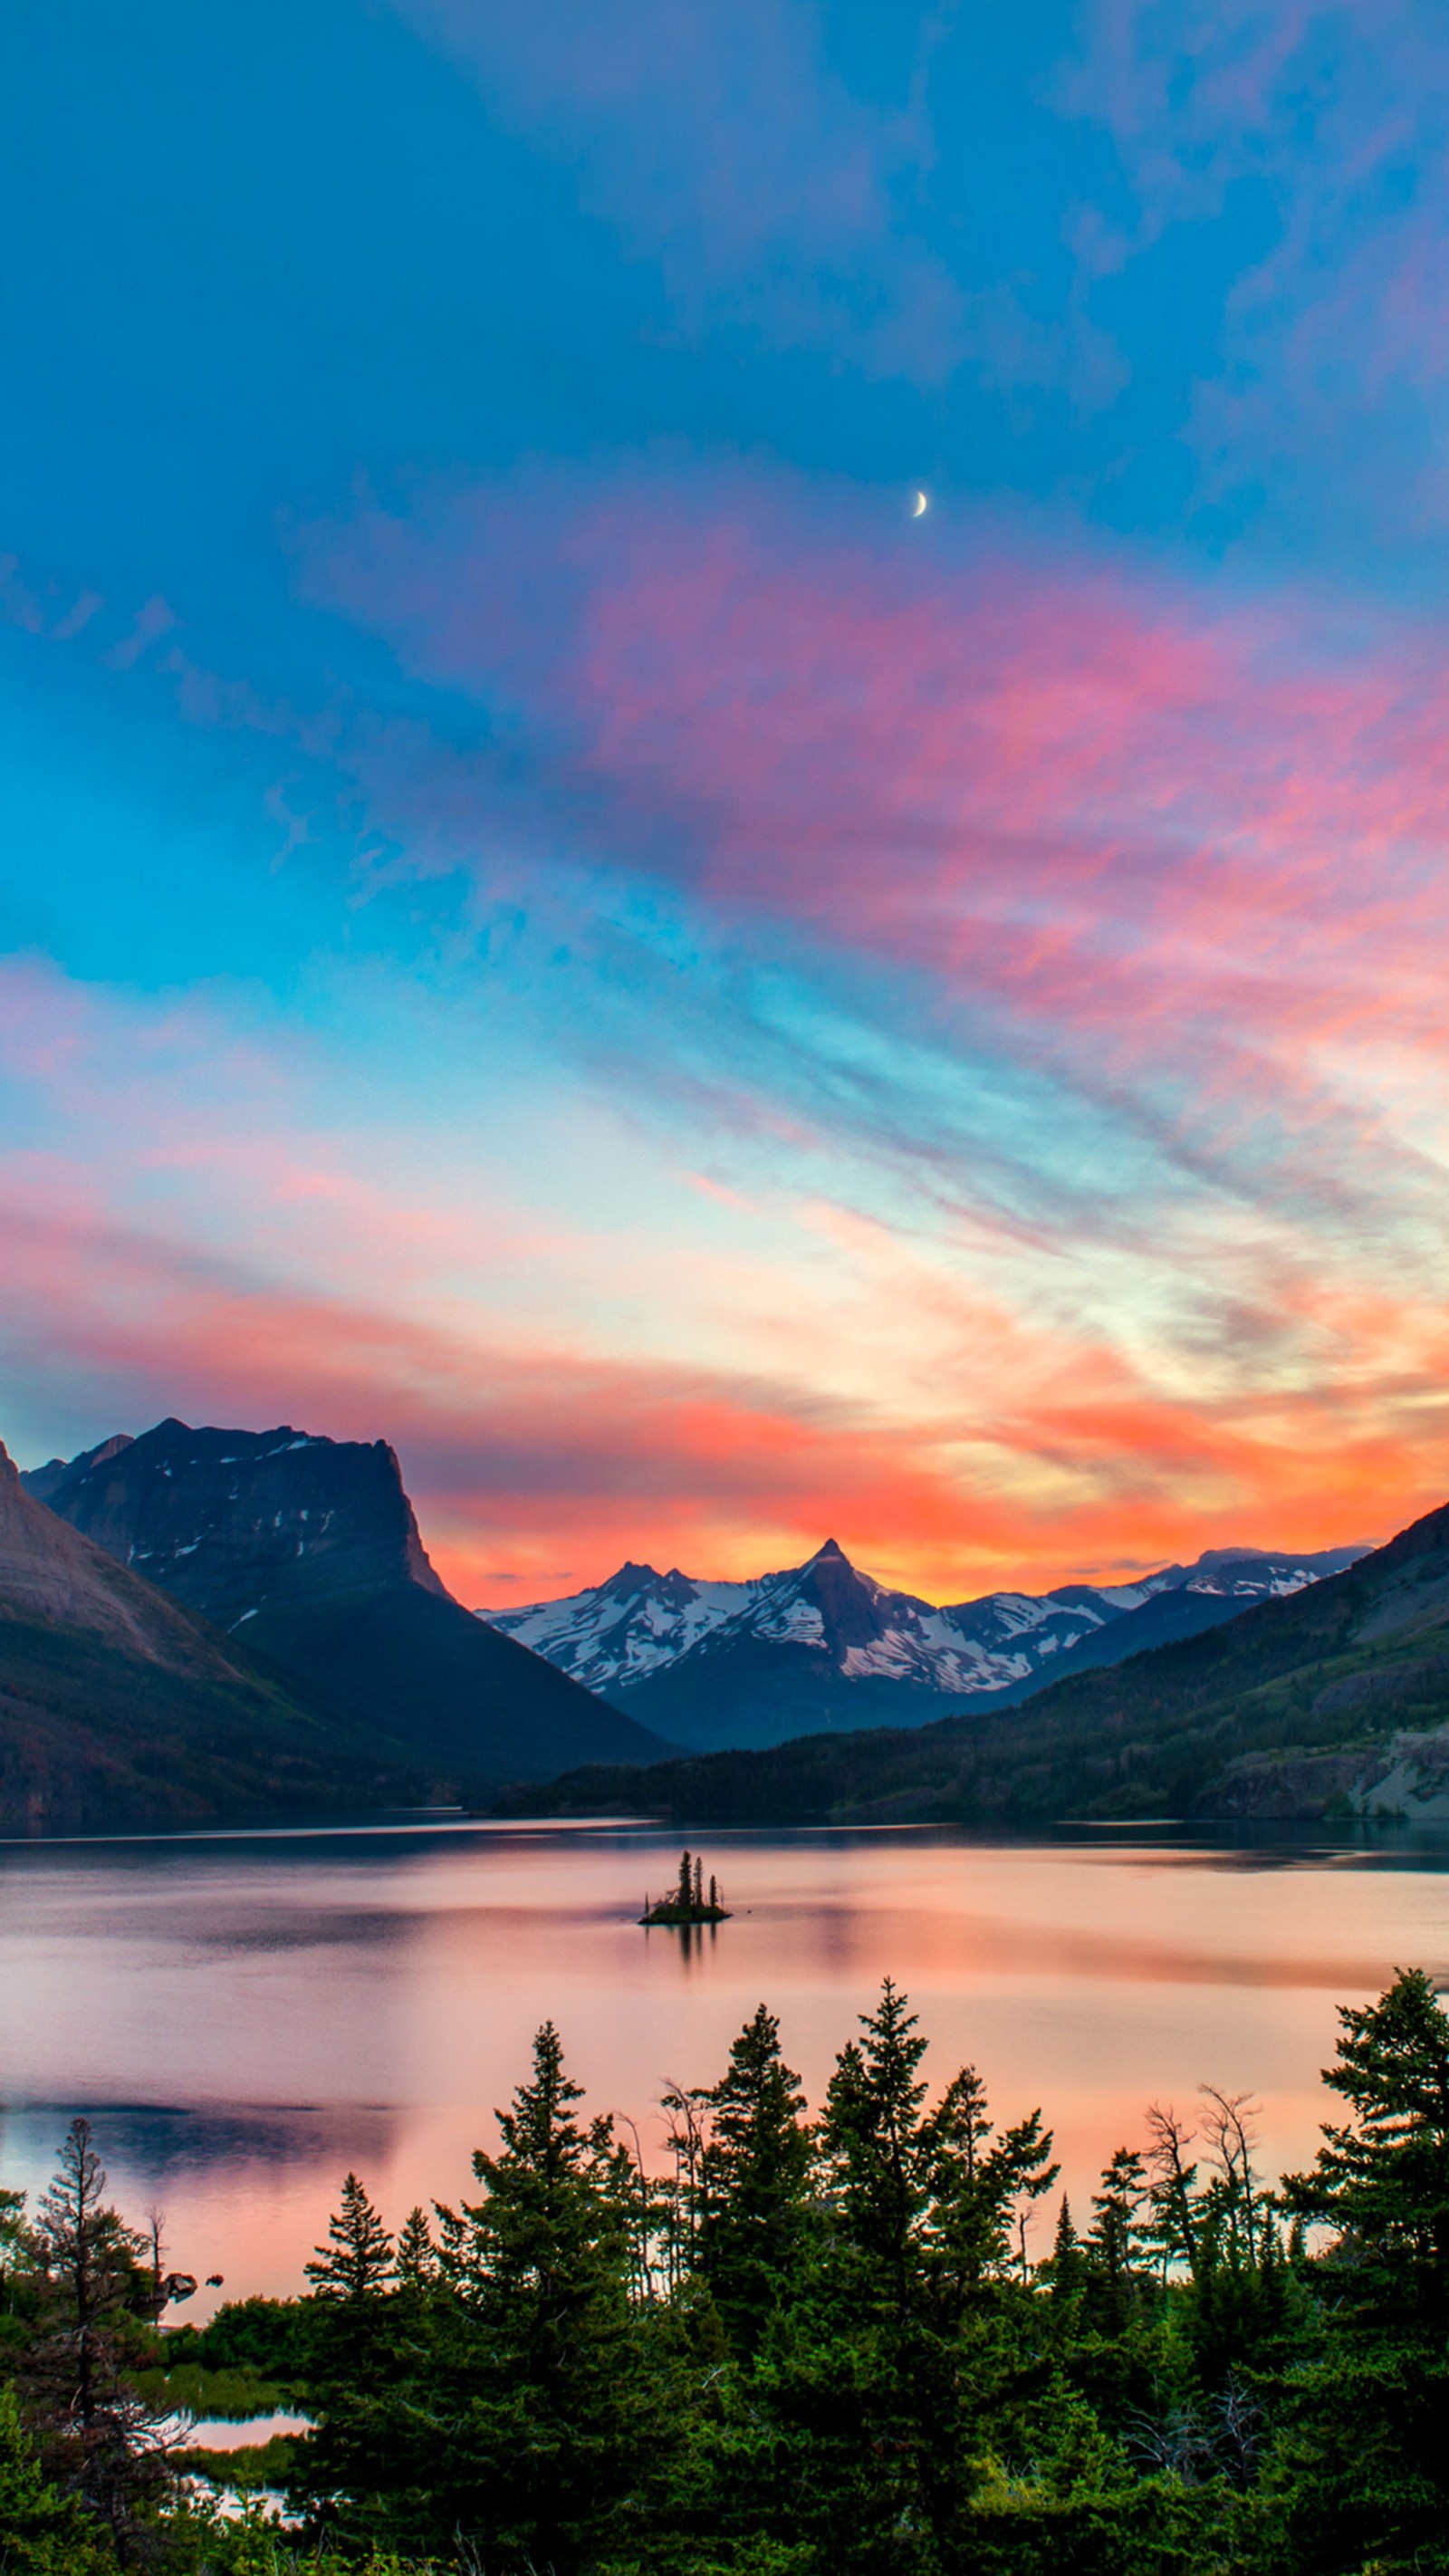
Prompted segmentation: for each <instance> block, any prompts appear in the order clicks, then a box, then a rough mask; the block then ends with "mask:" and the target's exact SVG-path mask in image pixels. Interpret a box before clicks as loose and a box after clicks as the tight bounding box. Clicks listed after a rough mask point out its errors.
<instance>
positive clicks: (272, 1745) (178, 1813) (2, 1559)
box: [0, 1448, 421, 1833]
mask: <svg viewBox="0 0 1449 2576" xmlns="http://www.w3.org/2000/svg"><path fill="white" fill-rule="evenodd" d="M419 1597H421V1596H419ZM417 1794H418V1790H417V1787H416V1782H415V1777H414V1775H413V1774H412V1773H411V1772H409V1771H408V1770H407V1767H406V1760H405V1757H404V1756H402V1755H401V1754H400V1752H399V1750H398V1748H397V1747H396V1746H385V1745H374V1744H372V1743H370V1742H368V1741H366V1740H364V1739H363V1738H362V1737H361V1736H360V1735H359V1734H358V1732H357V1731H355V1730H354V1731H352V1732H350V1733H344V1732H342V1731H340V1730H337V1729H335V1728H333V1727H331V1726H329V1724H328V1723H327V1721H326V1720H325V1719H324V1718H321V1717H319V1716H318V1715H317V1714H316V1713H315V1712H314V1711H312V1710H310V1709H308V1708H304V1707H303V1706H302V1705H301V1704H300V1703H299V1702H298V1701H297V1700H296V1699H294V1698H293V1697H292V1696H291V1695H290V1694H289V1693H288V1692H287V1691H286V1690H285V1689H283V1688H281V1687H280V1686H279V1685H278V1683H277V1681H276V1679H275V1677H274V1676H272V1675H270V1674H267V1673H263V1672H261V1671H260V1670H258V1669H257V1668H256V1667H255V1665H254V1664H253V1662H252V1660H251V1658H250V1656H249V1655H248V1654H247V1653H246V1651H245V1650H244V1649H243V1648H241V1647H239V1646H235V1645H233V1644H232V1642H231V1641H230V1640H228V1639H226V1638H223V1637H221V1636H219V1635H218V1634H217V1633H216V1632H215V1631H214V1630H212V1629H210V1628H208V1627H206V1626H204V1625H201V1624H199V1623H198V1622H197V1621H196V1620H195V1619H194V1618H193V1617H192V1616H191V1615H190V1613H189V1612H188V1611H186V1610H184V1609H183V1608H182V1607H181V1605H180V1604H179V1603H178V1602H176V1601H169V1600H168V1599H167V1598H166V1595H165V1594H164V1593H163V1592H159V1591H157V1590H156V1588H155V1587H154V1585H152V1584H150V1583H147V1582H146V1581H145V1580H144V1578H143V1577H142V1576H140V1575H138V1574H135V1573H133V1572H132V1571H131V1569H130V1568H129V1567H128V1566H125V1565H119V1564H117V1563H116V1562H115V1561H114V1559H113V1558H111V1557H110V1556H108V1555H107V1554H106V1553H105V1551H104V1550H103V1549H102V1548H99V1547H96V1546H94V1545H93V1544H92V1542H91V1541H90V1540H89V1539H88V1538H85V1537H84V1536H83V1535H82V1534H81V1532H80V1531H79V1530H74V1529H70V1528H68V1527H67V1525H66V1523H65V1522H64V1521H62V1520H58V1519H57V1518H56V1516H55V1514H54V1513H53V1512H51V1511H48V1510H47V1509H46V1507H45V1505H44V1504H43V1503H40V1502H37V1501H36V1500H35V1498H34V1496H33V1495H32V1494H29V1493H27V1492H26V1491H25V1490H24V1487H23V1485H22V1483H21V1480H20V1478H19V1476H18V1475H17V1474H16V1471H15V1468H14V1466H13V1465H12V1463H11V1460H10V1459H9V1457H8V1456H7V1454H6V1452H5V1450H4V1449H3V1448H0V1831H4V1832H7V1833H10V1832H14V1831H16V1830H27V1829H29V1830H41V1829H44V1828H46V1827H64V1828H66V1829H67V1830H75V1829H77V1828H80V1829H87V1828H114V1827H115V1826H117V1825H137V1826H144V1825H182V1824H206V1823H215V1822H217V1821H218V1820H219V1819H221V1818H222V1817H228V1816H240V1815H261V1816H275V1815H285V1814H297V1813H305V1814H313V1815H316V1814H330V1813H337V1812H343V1813H345V1812H348V1811H352V1812H356V1811H357V1810H358V1809H359V1808H362V1807H365V1806H367V1805H368V1804H373V1805H376V1804H378V1803H380V1802H382V1801H383V1800H385V1799H387V1798H389V1797H391V1798H393V1799H399V1798H406V1797H408V1796H416V1795H417Z"/></svg>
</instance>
